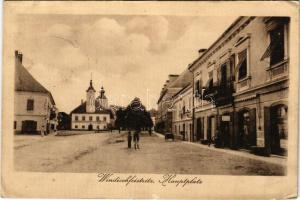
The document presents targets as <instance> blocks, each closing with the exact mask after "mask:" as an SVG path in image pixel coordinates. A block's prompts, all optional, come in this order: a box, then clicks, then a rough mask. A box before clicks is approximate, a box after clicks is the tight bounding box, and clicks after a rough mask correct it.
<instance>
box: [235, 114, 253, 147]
mask: <svg viewBox="0 0 300 200" xmlns="http://www.w3.org/2000/svg"><path fill="white" fill-rule="evenodd" d="M238 117H239V119H238V121H239V138H238V141H239V147H240V148H246V149H248V148H249V147H250V146H251V141H250V113H249V111H248V110H243V111H240V112H239V116H238Z"/></svg>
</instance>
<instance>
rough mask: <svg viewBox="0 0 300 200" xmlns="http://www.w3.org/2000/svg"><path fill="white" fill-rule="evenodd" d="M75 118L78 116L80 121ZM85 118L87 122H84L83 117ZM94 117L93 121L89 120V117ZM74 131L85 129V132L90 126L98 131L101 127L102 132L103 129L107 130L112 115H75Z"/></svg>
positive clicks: (73, 121) (73, 118) (73, 115)
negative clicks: (97, 118)
mask: <svg viewBox="0 0 300 200" xmlns="http://www.w3.org/2000/svg"><path fill="white" fill-rule="evenodd" d="M75 116H78V121H76V120H75ZM83 116H84V117H85V121H82V117H83ZM90 116H92V117H93V121H90V120H89V117H90ZM97 116H99V118H100V121H96V117H97ZM104 117H106V121H104V120H103V119H104ZM71 118H72V126H71V128H72V129H84V130H88V126H89V125H90V124H92V125H93V129H94V130H96V129H97V126H99V128H100V129H101V130H103V129H107V126H108V124H109V123H110V122H111V121H110V115H109V114H96V113H94V114H88V113H84V114H80V113H73V114H72V116H71ZM76 125H77V126H78V128H75V126H76ZM82 125H84V126H85V128H82Z"/></svg>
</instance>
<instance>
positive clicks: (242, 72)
mask: <svg viewBox="0 0 300 200" xmlns="http://www.w3.org/2000/svg"><path fill="white" fill-rule="evenodd" d="M238 60H239V62H238V65H237V69H238V70H239V71H238V79H239V80H241V79H243V78H246V76H247V49H245V50H243V51H242V52H240V53H239V54H238Z"/></svg>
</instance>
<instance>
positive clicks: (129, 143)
mask: <svg viewBox="0 0 300 200" xmlns="http://www.w3.org/2000/svg"><path fill="white" fill-rule="evenodd" d="M131 141H132V136H131V131H128V136H127V142H128V144H127V146H128V148H129V149H131Z"/></svg>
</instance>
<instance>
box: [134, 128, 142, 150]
mask: <svg viewBox="0 0 300 200" xmlns="http://www.w3.org/2000/svg"><path fill="white" fill-rule="evenodd" d="M139 133H140V131H139V130H136V131H135V132H134V135H133V141H134V149H140V146H139V140H140V135H139Z"/></svg>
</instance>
